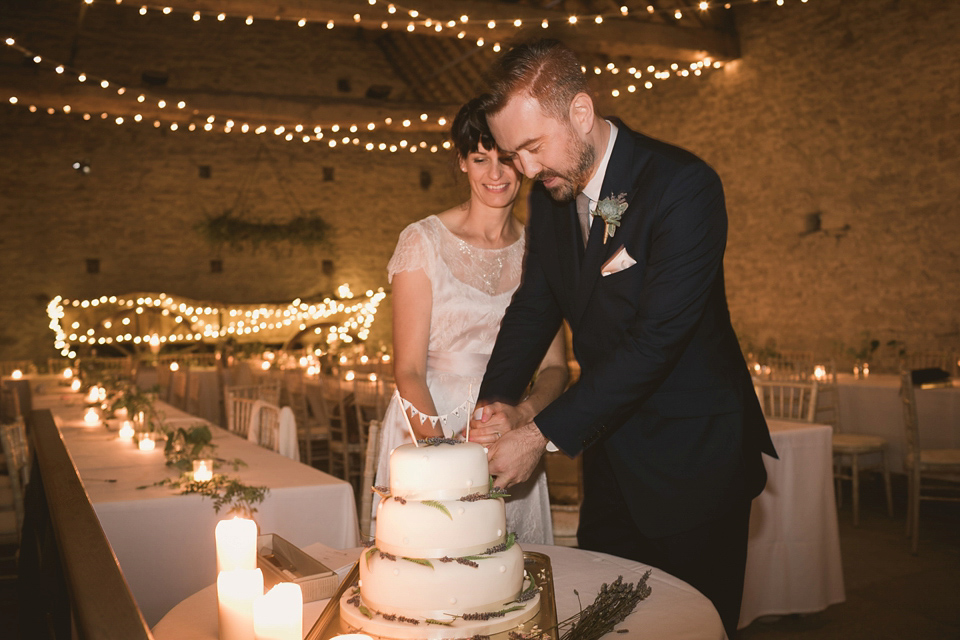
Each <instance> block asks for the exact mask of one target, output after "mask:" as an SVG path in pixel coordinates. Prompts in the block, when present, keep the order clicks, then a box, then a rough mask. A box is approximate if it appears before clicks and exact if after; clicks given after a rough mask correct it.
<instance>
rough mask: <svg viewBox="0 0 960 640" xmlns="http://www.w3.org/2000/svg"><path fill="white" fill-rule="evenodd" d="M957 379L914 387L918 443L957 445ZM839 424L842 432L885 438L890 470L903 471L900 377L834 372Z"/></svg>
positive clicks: (959, 382)
mask: <svg viewBox="0 0 960 640" xmlns="http://www.w3.org/2000/svg"><path fill="white" fill-rule="evenodd" d="M958 385H960V380H957V379H954V381H953V386H952V387H945V388H935V389H919V388H918V389H916V397H917V420H918V422H919V425H920V444H921V446H923V447H925V448H949V449H955V448H960V386H958ZM837 390H838V393H839V396H840V398H839V400H840V427H841V430H842V431H843V432H844V433H865V434H869V435H874V436H882V437H884V438H886V439H887V463H888V465H889V466H890V470H891V471H893V472H896V473H903V439H904V425H903V404H902V402H901V400H900V377H899V376H896V375H890V374H871V375H869V376H867V377H866V378H862V379H858V378H856V377H854V376H853V375H852V374H849V373H848V374H838V375H837Z"/></svg>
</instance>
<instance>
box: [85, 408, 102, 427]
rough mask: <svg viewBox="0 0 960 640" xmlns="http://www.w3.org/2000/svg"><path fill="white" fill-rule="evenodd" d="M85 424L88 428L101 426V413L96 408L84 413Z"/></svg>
mask: <svg viewBox="0 0 960 640" xmlns="http://www.w3.org/2000/svg"><path fill="white" fill-rule="evenodd" d="M83 424H85V425H87V426H88V427H97V426H100V411H98V410H97V408H96V407H90V408H89V409H87V410H86V411H84V412H83Z"/></svg>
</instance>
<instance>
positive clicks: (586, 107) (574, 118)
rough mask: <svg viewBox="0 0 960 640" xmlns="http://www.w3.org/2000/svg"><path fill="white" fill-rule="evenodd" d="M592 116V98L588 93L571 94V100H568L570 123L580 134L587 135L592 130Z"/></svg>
mask: <svg viewBox="0 0 960 640" xmlns="http://www.w3.org/2000/svg"><path fill="white" fill-rule="evenodd" d="M593 116H594V112H593V99H592V98H591V97H590V96H589V94H586V93H584V92H580V93H578V94H577V95H575V96H573V100H571V101H570V124H572V125H573V127H574V128H575V129H576V130H577V131H579V132H580V134H581V135H587V134H588V133H590V131H592V130H593V124H594V117H593Z"/></svg>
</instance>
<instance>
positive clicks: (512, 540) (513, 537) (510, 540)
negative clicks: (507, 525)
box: [504, 531, 517, 551]
mask: <svg viewBox="0 0 960 640" xmlns="http://www.w3.org/2000/svg"><path fill="white" fill-rule="evenodd" d="M516 542H517V534H515V533H513V532H512V531H511V532H510V533H508V534H507V540H506V543H505V544H506V545H507V546H506V547H505V548H504V551H506V550H507V549H509V548H510V547H512V546H513V545H514V544H516Z"/></svg>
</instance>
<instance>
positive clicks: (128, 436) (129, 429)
mask: <svg viewBox="0 0 960 640" xmlns="http://www.w3.org/2000/svg"><path fill="white" fill-rule="evenodd" d="M133 433H134V431H133V423H132V422H130V421H129V420H124V421H123V424H122V425H121V426H120V431H119V432H118V433H117V435H118V436H119V437H120V439H121V440H127V441H129V442H132V441H133Z"/></svg>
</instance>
